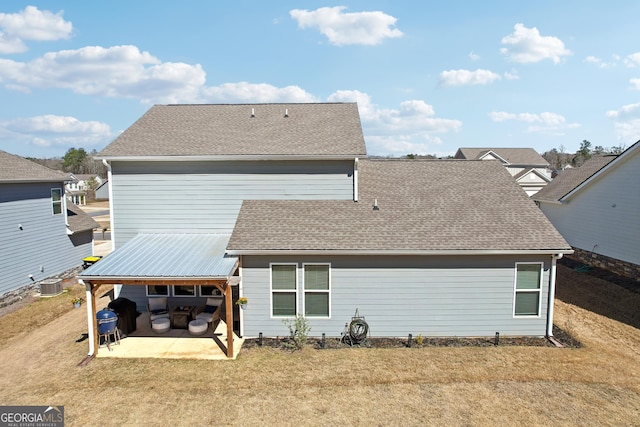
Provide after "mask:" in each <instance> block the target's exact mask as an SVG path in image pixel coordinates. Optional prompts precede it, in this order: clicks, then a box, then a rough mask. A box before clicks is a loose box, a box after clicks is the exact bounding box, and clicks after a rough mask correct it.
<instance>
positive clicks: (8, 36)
mask: <svg viewBox="0 0 640 427" xmlns="http://www.w3.org/2000/svg"><path fill="white" fill-rule="evenodd" d="M72 30H73V25H72V24H71V22H69V21H65V20H64V18H63V17H62V12H58V13H52V12H50V11H47V10H45V11H41V10H39V9H38V8H37V7H35V6H27V7H25V8H24V10H22V11H20V12H19V13H0V54H9V53H20V52H25V51H26V50H27V46H26V45H25V43H24V41H25V40H39V41H50V40H59V39H68V38H69V37H70V36H71V32H72Z"/></svg>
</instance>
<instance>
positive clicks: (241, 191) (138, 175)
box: [111, 161, 353, 247]
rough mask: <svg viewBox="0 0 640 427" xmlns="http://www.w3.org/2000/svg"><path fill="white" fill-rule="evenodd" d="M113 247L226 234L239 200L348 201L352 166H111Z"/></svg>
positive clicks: (280, 163)
mask: <svg viewBox="0 0 640 427" xmlns="http://www.w3.org/2000/svg"><path fill="white" fill-rule="evenodd" d="M111 181H112V186H113V188H112V194H113V200H112V201H111V206H112V209H113V217H114V223H113V224H112V229H113V230H114V234H115V236H114V239H115V243H116V246H117V247H119V246H120V245H122V244H124V243H126V242H127V241H128V240H130V239H131V238H133V237H134V236H135V235H136V234H138V233H141V232H145V233H149V232H180V231H187V232H191V233H194V232H195V233H198V232H207V233H231V231H232V230H233V227H234V225H235V221H236V218H237V216H238V212H239V211H240V206H241V205H242V201H243V200H248V199H308V200H322V199H352V198H353V162H352V161H289V162H286V161H260V162H231V161H229V162H113V163H112V177H111Z"/></svg>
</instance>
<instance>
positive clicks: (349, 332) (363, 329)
mask: <svg viewBox="0 0 640 427" xmlns="http://www.w3.org/2000/svg"><path fill="white" fill-rule="evenodd" d="M368 336H369V324H368V323H367V322H366V321H365V319H364V316H360V312H359V309H357V308H356V313H355V315H354V316H353V317H352V318H351V322H349V323H347V324H345V330H344V332H342V342H343V343H345V344H348V345H350V346H354V345H359V344H362V343H363V342H365V341H366V339H367V337H368Z"/></svg>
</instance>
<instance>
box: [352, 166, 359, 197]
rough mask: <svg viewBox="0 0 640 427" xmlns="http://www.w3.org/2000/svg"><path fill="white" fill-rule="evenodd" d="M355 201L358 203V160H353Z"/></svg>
mask: <svg viewBox="0 0 640 427" xmlns="http://www.w3.org/2000/svg"><path fill="white" fill-rule="evenodd" d="M353 201H354V202H357V201H358V158H357V157H356V158H355V159H354V160H353Z"/></svg>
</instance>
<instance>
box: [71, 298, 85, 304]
mask: <svg viewBox="0 0 640 427" xmlns="http://www.w3.org/2000/svg"><path fill="white" fill-rule="evenodd" d="M82 301H83V299H82V298H80V297H73V298H71V304H73V305H76V304H82Z"/></svg>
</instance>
